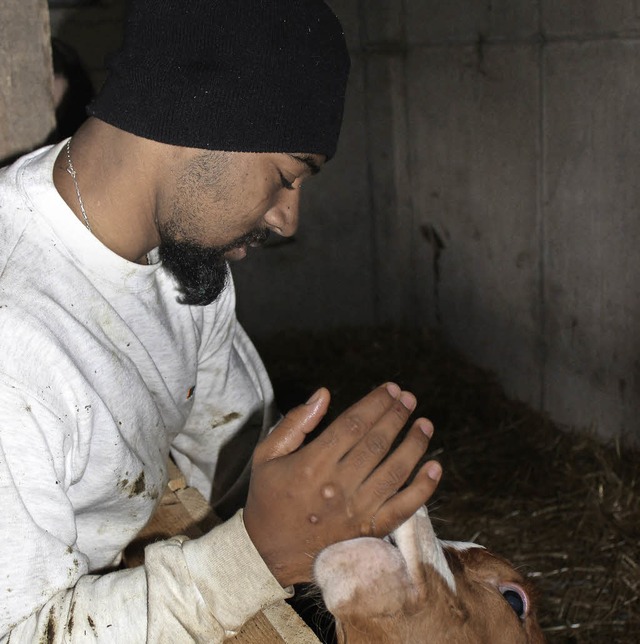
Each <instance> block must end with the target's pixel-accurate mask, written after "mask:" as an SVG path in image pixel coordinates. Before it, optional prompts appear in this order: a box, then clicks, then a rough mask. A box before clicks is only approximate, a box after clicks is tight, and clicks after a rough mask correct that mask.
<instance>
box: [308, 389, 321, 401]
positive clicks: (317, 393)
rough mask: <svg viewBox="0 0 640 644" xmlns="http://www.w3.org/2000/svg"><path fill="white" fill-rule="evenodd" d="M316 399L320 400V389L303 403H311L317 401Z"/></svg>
mask: <svg viewBox="0 0 640 644" xmlns="http://www.w3.org/2000/svg"><path fill="white" fill-rule="evenodd" d="M318 400H320V389H318V390H317V391H315V393H313V394H311V398H309V400H307V402H306V403H305V405H313V403H316V402H318Z"/></svg>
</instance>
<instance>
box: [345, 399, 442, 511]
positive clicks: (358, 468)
mask: <svg viewBox="0 0 640 644" xmlns="http://www.w3.org/2000/svg"><path fill="white" fill-rule="evenodd" d="M415 406H416V399H415V396H414V395H413V394H411V393H409V392H408V391H403V392H401V393H400V395H399V396H398V399H397V400H396V401H394V402H393V404H392V405H391V406H390V407H389V408H388V409H387V411H386V412H385V414H384V415H383V416H382V417H381V418H380V419H379V420H378V422H376V423H374V425H373V427H372V428H371V429H370V431H369V432H367V433H366V434H365V435H364V436H362V438H361V439H360V440H359V441H358V442H357V443H356V444H355V445H354V446H353V447H352V449H351V450H350V451H349V452H348V453H347V454H346V455H345V456H344V457H343V459H342V464H343V465H344V467H345V468H346V469H347V470H348V471H351V472H352V473H353V476H354V480H356V479H358V478H359V480H358V481H357V483H358V484H360V481H362V480H364V479H365V478H366V477H368V476H369V474H370V473H371V471H372V470H373V469H374V468H375V467H376V465H378V463H380V462H381V461H382V460H383V459H384V457H385V456H386V454H387V452H388V451H389V449H390V448H391V445H392V444H393V441H394V440H395V439H396V437H397V436H398V434H399V433H400V431H401V430H402V429H403V428H404V426H405V424H406V422H407V420H408V418H409V415H410V414H411V412H412V411H413V410H414V409H415ZM418 434H420V436H421V437H422V439H423V440H422V443H423V445H419V447H422V449H421V450H420V451H419V453H418V458H419V456H421V455H422V454H423V453H424V451H425V450H426V448H427V446H428V444H429V443H428V436H425V435H424V434H422V433H421V432H418ZM405 451H406V450H405ZM396 453H397V452H396ZM402 453H403V454H404V452H402ZM416 463H417V460H415V461H414V462H413V465H412V467H413V466H415V464H416ZM407 476H409V472H407V474H406V476H405V479H403V481H402V483H404V480H406V478H407ZM385 500H386V498H385Z"/></svg>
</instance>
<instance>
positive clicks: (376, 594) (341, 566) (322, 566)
mask: <svg viewBox="0 0 640 644" xmlns="http://www.w3.org/2000/svg"><path fill="white" fill-rule="evenodd" d="M314 576H315V579H316V583H317V584H318V586H319V587H320V588H321V590H322V597H323V599H324V602H325V604H326V606H327V608H328V610H329V611H330V612H331V613H332V614H333V615H334V616H336V617H338V618H340V619H347V618H348V617H349V616H350V615H357V616H359V617H376V618H382V617H385V616H391V615H396V614H398V613H400V612H402V611H403V610H404V609H405V607H406V604H407V602H408V601H409V600H410V599H413V592H414V591H413V585H412V583H411V580H410V579H409V575H408V573H407V569H406V565H405V561H404V558H403V557H402V554H401V553H400V551H399V550H398V549H397V548H394V547H393V546H392V545H391V544H389V543H386V542H385V541H383V540H381V539H374V538H371V537H362V538H359V539H351V540H349V541H341V542H339V543H335V544H333V545H331V546H329V547H327V548H325V549H324V550H323V551H322V552H321V553H320V554H319V555H318V557H317V558H316V561H315V565H314Z"/></svg>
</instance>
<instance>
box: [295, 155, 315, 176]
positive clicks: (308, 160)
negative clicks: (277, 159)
mask: <svg viewBox="0 0 640 644" xmlns="http://www.w3.org/2000/svg"><path fill="white" fill-rule="evenodd" d="M287 156H290V157H291V158H292V159H295V160H296V161H299V162H300V163H304V164H305V165H306V166H307V168H309V171H310V172H311V174H318V172H320V169H321V168H320V166H319V165H318V164H317V163H316V161H315V159H314V158H313V157H312V156H310V155H308V154H287Z"/></svg>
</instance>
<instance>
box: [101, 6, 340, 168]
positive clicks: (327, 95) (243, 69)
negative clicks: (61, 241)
mask: <svg viewBox="0 0 640 644" xmlns="http://www.w3.org/2000/svg"><path fill="white" fill-rule="evenodd" d="M109 68H110V73H109V76H108V77H107V80H106V81H105V84H104V86H103V88H102V89H101V91H100V93H99V94H98V96H97V98H96V99H95V101H94V102H93V103H92V104H91V105H90V106H89V108H88V111H89V114H92V115H93V116H95V117H97V118H99V119H101V120H103V121H106V122H107V123H110V124H112V125H114V126H116V127H118V128H120V129H122V130H126V131H127V132H132V133H133V134H137V135H138V136H141V137H144V138H147V139H153V140H155V141H161V142H163V143H170V144H172V145H179V146H185V147H192V148H203V149H208V150H225V151H239V152H306V153H317V154H324V155H326V156H327V157H331V156H333V154H334V153H335V149H336V145H337V142H338V134H339V132H340V125H341V122H342V111H343V106H344V95H345V87H346V82H347V76H348V73H349V54H348V53H347V48H346V44H345V40H344V35H343V33H342V27H341V26H340V23H339V21H338V19H337V18H336V17H335V15H334V14H333V13H332V12H331V10H330V9H329V7H328V6H327V5H326V4H325V3H324V2H323V1H322V0H131V2H130V8H129V15H128V18H127V22H126V24H125V33H124V41H123V45H122V48H121V49H120V50H119V51H118V52H117V53H116V54H115V55H114V56H113V57H112V59H111V60H110V63H109Z"/></svg>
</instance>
